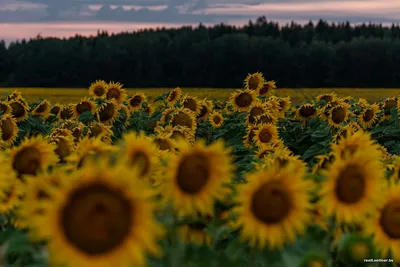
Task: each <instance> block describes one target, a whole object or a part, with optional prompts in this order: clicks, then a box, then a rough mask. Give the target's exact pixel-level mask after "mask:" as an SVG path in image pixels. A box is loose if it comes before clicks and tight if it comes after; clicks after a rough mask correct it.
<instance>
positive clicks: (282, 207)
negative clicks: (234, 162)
mask: <svg viewBox="0 0 400 267" xmlns="http://www.w3.org/2000/svg"><path fill="white" fill-rule="evenodd" d="M304 175H305V173H302V171H297V170H296V169H295V168H294V166H290V164H289V166H288V167H286V168H283V169H279V168H278V167H276V166H271V168H266V169H260V170H258V171H257V172H253V173H249V174H247V175H246V177H245V179H246V180H247V181H248V182H247V183H246V184H243V185H239V186H238V188H237V194H238V196H237V200H236V202H237V203H240V204H239V205H238V206H237V207H235V208H234V210H233V211H234V213H235V214H236V216H237V222H238V224H239V225H240V226H241V231H240V236H241V237H242V239H244V240H248V241H249V245H250V246H252V247H260V248H264V247H265V246H268V247H269V248H272V249H275V248H282V246H283V245H284V244H285V243H293V242H294V241H295V239H296V235H297V234H302V233H304V231H305V230H306V228H307V223H308V222H309V220H310V219H311V213H310V208H311V204H310V196H309V190H310V182H309V181H306V180H304V179H303V177H304Z"/></svg>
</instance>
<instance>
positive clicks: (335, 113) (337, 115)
mask: <svg viewBox="0 0 400 267" xmlns="http://www.w3.org/2000/svg"><path fill="white" fill-rule="evenodd" d="M346 114H347V110H346V108H344V107H336V108H334V109H333V110H332V115H331V118H332V121H333V122H334V123H336V124H340V123H342V122H343V121H344V120H345V119H346Z"/></svg>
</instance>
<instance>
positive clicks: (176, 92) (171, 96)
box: [167, 87, 182, 106]
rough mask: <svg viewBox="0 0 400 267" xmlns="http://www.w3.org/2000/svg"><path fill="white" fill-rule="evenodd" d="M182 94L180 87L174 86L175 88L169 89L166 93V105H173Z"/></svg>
mask: <svg viewBox="0 0 400 267" xmlns="http://www.w3.org/2000/svg"><path fill="white" fill-rule="evenodd" d="M181 96H182V89H181V88H179V87H176V88H175V89H173V90H171V91H170V92H169V93H168V97H167V103H168V106H173V105H175V103H176V102H178V100H179V98H180V97H181Z"/></svg>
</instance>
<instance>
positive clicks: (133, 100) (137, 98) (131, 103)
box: [128, 92, 146, 111]
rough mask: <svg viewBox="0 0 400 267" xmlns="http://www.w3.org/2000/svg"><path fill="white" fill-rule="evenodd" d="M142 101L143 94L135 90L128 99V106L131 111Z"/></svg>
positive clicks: (136, 108) (137, 108)
mask: <svg viewBox="0 0 400 267" xmlns="http://www.w3.org/2000/svg"><path fill="white" fill-rule="evenodd" d="M144 101H146V96H145V94H143V93H139V92H137V93H135V94H134V95H133V96H131V97H130V98H129V99H128V108H129V109H130V110H131V111H138V110H139V109H140V107H141V106H142V103H143V102H144Z"/></svg>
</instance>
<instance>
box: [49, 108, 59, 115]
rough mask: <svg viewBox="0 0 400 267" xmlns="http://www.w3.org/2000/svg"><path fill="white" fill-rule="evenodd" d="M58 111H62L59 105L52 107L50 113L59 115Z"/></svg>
mask: <svg viewBox="0 0 400 267" xmlns="http://www.w3.org/2000/svg"><path fill="white" fill-rule="evenodd" d="M58 112H60V107H57V106H55V107H52V108H51V110H50V113H51V114H53V115H57V114H58Z"/></svg>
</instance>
